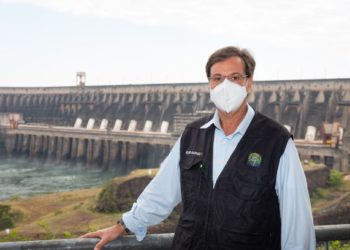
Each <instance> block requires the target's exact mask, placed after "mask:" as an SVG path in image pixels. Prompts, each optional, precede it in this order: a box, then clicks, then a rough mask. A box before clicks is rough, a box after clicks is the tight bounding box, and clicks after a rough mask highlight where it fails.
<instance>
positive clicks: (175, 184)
mask: <svg viewBox="0 0 350 250" xmlns="http://www.w3.org/2000/svg"><path fill="white" fill-rule="evenodd" d="M179 160H180V138H179V139H178V140H177V142H176V143H175V145H174V147H173V148H172V150H171V151H170V153H169V155H168V156H167V157H166V159H165V160H164V161H163V162H162V164H161V166H160V169H159V172H158V173H157V175H156V176H155V177H154V178H153V180H152V181H151V182H150V183H149V184H148V186H147V187H146V188H145V189H144V190H143V192H142V193H141V195H140V196H139V197H138V199H137V201H136V202H135V203H134V204H133V206H132V208H131V210H130V211H128V212H126V213H124V214H123V221H124V223H125V225H126V227H127V228H128V229H129V230H130V231H132V232H133V233H135V236H136V238H137V240H138V241H142V240H143V238H144V237H145V236H146V233H147V227H148V226H151V225H155V224H158V223H160V222H161V221H163V220H164V219H166V218H167V217H168V216H169V214H170V213H171V211H172V210H173V209H174V207H175V206H176V205H177V204H178V203H179V202H180V201H181V188H180V168H179Z"/></svg>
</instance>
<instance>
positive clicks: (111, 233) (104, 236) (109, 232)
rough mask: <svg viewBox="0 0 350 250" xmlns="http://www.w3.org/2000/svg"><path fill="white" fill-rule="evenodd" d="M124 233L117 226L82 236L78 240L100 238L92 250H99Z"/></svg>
mask: <svg viewBox="0 0 350 250" xmlns="http://www.w3.org/2000/svg"><path fill="white" fill-rule="evenodd" d="M125 233H126V232H125V230H124V227H123V226H121V225H119V224H117V225H114V226H111V227H107V228H104V229H101V230H98V231H96V232H92V233H87V234H84V235H82V236H80V238H100V239H101V240H100V241H99V242H98V243H97V244H96V246H95V248H94V250H101V249H103V247H104V245H106V244H107V243H108V242H110V241H112V240H115V239H117V238H119V237H120V236H123V235H125Z"/></svg>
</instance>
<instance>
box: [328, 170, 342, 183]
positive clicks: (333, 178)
mask: <svg viewBox="0 0 350 250" xmlns="http://www.w3.org/2000/svg"><path fill="white" fill-rule="evenodd" d="M342 184H343V174H342V173H341V172H339V171H337V170H335V169H332V170H331V171H330V173H329V180H328V185H329V186H330V187H339V186H341V185H342Z"/></svg>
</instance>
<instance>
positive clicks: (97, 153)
mask: <svg viewBox="0 0 350 250" xmlns="http://www.w3.org/2000/svg"><path fill="white" fill-rule="evenodd" d="M92 147H93V149H92V163H93V164H100V163H101V159H102V158H101V155H102V147H103V145H102V141H101V140H99V139H97V140H93V145H92Z"/></svg>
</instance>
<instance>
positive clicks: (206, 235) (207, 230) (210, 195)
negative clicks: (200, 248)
mask: <svg viewBox="0 0 350 250" xmlns="http://www.w3.org/2000/svg"><path fill="white" fill-rule="evenodd" d="M212 194H213V180H212V179H211V180H210V189H209V195H208V201H207V216H206V220H205V226H204V230H205V245H206V246H205V249H206V250H208V249H210V248H209V244H208V243H207V241H208V238H209V237H208V235H209V226H210V223H209V217H210V212H211V205H210V204H211V199H212V198H211V197H212ZM209 242H210V241H209Z"/></svg>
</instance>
